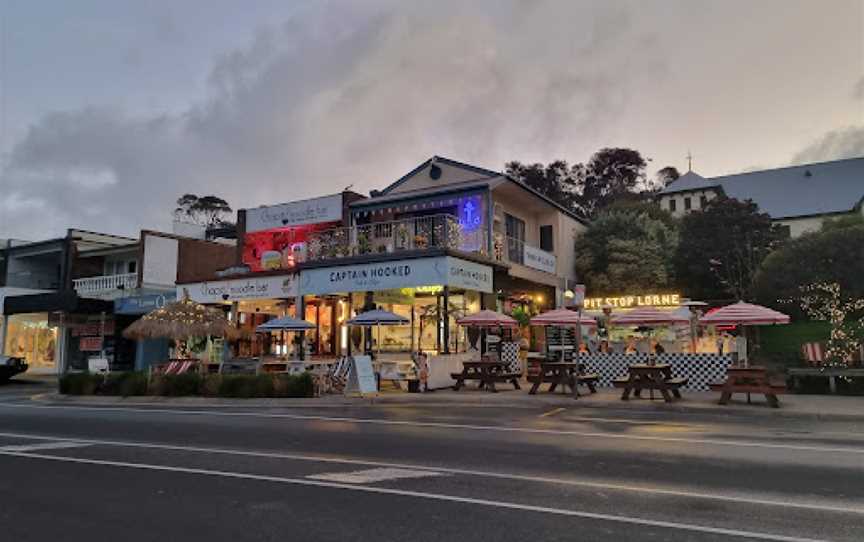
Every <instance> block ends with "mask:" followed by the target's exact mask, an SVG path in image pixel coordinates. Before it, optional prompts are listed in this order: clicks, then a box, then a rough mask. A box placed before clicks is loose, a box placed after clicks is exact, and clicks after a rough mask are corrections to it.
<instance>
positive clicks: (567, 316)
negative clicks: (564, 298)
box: [531, 309, 597, 364]
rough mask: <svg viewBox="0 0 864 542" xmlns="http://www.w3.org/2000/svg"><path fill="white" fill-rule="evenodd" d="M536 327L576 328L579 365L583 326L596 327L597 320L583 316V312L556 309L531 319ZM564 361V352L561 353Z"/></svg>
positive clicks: (577, 360) (577, 361)
mask: <svg viewBox="0 0 864 542" xmlns="http://www.w3.org/2000/svg"><path fill="white" fill-rule="evenodd" d="M531 325H534V326H560V327H570V326H573V327H575V328H576V363H577V364H578V363H579V350H580V348H581V346H582V326H589V327H591V326H596V325H597V320H596V319H594V318H593V317H591V316H587V315H584V314H582V311H578V312H577V311H571V310H569V309H555V310H551V311H546V312H544V313H543V314H539V315H537V316H535V317H534V318H532V319H531ZM561 356H562V359H563V356H564V352H563V351H562V352H561Z"/></svg>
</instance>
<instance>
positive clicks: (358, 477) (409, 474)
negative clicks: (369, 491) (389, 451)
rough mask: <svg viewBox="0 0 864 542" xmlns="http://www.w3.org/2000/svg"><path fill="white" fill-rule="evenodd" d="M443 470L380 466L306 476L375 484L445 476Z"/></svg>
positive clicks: (331, 480)
mask: <svg viewBox="0 0 864 542" xmlns="http://www.w3.org/2000/svg"><path fill="white" fill-rule="evenodd" d="M443 475H444V474H443V473H441V472H435V471H431V470H425V469H398V468H392V467H379V468H375V469H364V470H356V471H353V472H325V473H322V474H312V475H310V476H307V477H306V478H310V479H312V480H326V481H329V482H341V483H343V484H374V483H376V482H386V481H388V480H402V479H405V478H427V477H430V476H443Z"/></svg>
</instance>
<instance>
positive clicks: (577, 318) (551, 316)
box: [531, 309, 597, 326]
mask: <svg viewBox="0 0 864 542" xmlns="http://www.w3.org/2000/svg"><path fill="white" fill-rule="evenodd" d="M531 325H532V326H576V325H582V326H596V325H597V320H595V319H594V318H593V317H591V316H588V315H585V314H581V315H580V314H579V313H578V312H576V311H571V310H569V309H555V310H551V311H546V312H544V313H543V314H539V315H537V316H535V317H534V318H532V319H531Z"/></svg>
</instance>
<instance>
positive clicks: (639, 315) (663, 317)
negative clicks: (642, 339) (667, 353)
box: [612, 307, 690, 326]
mask: <svg viewBox="0 0 864 542" xmlns="http://www.w3.org/2000/svg"><path fill="white" fill-rule="evenodd" d="M612 323H613V324H615V325H616V326H668V325H673V324H689V323H690V319H689V318H687V317H685V316H682V315H681V314H676V312H675V311H661V310H659V309H656V308H654V307H639V308H638V309H633V310H632V311H630V312H627V313H625V314H621V315H618V316H613V317H612Z"/></svg>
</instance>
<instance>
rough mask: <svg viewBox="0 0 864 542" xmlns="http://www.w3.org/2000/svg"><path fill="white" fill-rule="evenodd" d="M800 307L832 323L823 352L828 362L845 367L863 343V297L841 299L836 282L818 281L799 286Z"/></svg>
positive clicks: (815, 317)
mask: <svg viewBox="0 0 864 542" xmlns="http://www.w3.org/2000/svg"><path fill="white" fill-rule="evenodd" d="M800 303H801V310H803V311H804V313H805V314H807V315H808V316H809V317H810V318H812V319H814V320H822V321H826V322H829V323H830V324H831V335H830V337H829V339H828V348H827V350H826V352H825V358H826V362H827V365H829V366H835V367H836V366H844V365H846V364H847V362H848V361H849V360H851V359H852V356H853V355H854V354H855V352H856V351H857V350H858V349H859V348H860V347H861V344H862V343H864V316H861V315H860V314H858V315H857V317H856V313H859V312H860V311H862V310H864V298H862V299H844V298H843V297H842V295H841V293H840V285H839V284H837V283H836V282H818V283H815V284H808V285H806V286H802V287H801V299H800Z"/></svg>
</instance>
